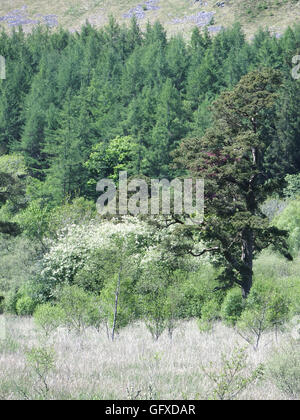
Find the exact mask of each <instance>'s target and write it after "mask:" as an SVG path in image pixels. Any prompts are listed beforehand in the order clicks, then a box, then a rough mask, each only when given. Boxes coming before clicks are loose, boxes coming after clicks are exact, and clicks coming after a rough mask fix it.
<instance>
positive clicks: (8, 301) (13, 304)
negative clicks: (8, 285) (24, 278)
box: [4, 289, 21, 314]
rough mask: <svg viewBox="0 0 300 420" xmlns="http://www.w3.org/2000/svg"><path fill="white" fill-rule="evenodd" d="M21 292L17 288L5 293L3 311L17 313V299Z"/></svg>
mask: <svg viewBox="0 0 300 420" xmlns="http://www.w3.org/2000/svg"><path fill="white" fill-rule="evenodd" d="M20 297H21V294H20V292H19V290H18V289H12V290H10V291H9V292H8V293H6V295H5V300H4V311H5V312H8V313H10V314H17V301H18V299H20Z"/></svg>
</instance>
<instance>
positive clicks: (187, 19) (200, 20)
mask: <svg viewBox="0 0 300 420" xmlns="http://www.w3.org/2000/svg"><path fill="white" fill-rule="evenodd" d="M214 14H215V12H198V13H196V14H195V15H190V16H184V17H183V18H175V19H172V23H174V24H177V23H194V24H196V25H197V26H205V25H208V24H209V22H210V21H211V19H212V18H213V16H214Z"/></svg>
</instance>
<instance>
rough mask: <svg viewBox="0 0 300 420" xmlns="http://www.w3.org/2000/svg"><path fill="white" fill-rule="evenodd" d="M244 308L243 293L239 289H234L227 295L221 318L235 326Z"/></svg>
mask: <svg viewBox="0 0 300 420" xmlns="http://www.w3.org/2000/svg"><path fill="white" fill-rule="evenodd" d="M244 308H245V301H244V300H243V298H242V295H241V291H240V290H239V289H237V288H235V289H232V290H230V291H229V292H228V293H227V294H226V297H225V299H224V302H223V304H222V308H221V317H222V319H223V320H224V321H225V322H227V323H229V324H231V325H235V324H236V322H237V321H238V320H239V318H240V316H241V314H242V312H243V310H244Z"/></svg>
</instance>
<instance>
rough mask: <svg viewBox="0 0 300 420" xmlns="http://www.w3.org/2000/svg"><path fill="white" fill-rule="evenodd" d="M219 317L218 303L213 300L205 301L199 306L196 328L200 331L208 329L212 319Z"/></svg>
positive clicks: (210, 326)
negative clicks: (199, 311)
mask: <svg viewBox="0 0 300 420" xmlns="http://www.w3.org/2000/svg"><path fill="white" fill-rule="evenodd" d="M219 318H220V305H219V303H218V302H217V301H216V300H215V299H212V300H208V301H206V302H205V303H204V304H203V305H202V308H201V318H200V319H199V320H198V322H197V324H198V328H199V329H200V331H202V332H204V331H209V330H211V328H212V324H213V322H214V321H216V320H217V319H219Z"/></svg>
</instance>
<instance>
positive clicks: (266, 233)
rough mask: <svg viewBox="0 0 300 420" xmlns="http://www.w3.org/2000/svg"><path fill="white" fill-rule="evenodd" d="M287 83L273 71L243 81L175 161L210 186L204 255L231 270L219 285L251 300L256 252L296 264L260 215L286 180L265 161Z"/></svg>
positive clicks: (221, 99)
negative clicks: (238, 289)
mask: <svg viewBox="0 0 300 420" xmlns="http://www.w3.org/2000/svg"><path fill="white" fill-rule="evenodd" d="M281 77H282V76H281V74H280V73H279V72H278V71H274V70H273V69H271V68H265V69H262V70H261V71H253V72H250V73H248V74H247V75H245V76H243V77H242V78H241V79H240V81H239V82H238V84H237V85H236V86H235V87H234V89H232V90H230V91H229V90H227V91H224V92H222V94H221V95H220V97H219V98H218V99H217V100H216V101H215V102H214V104H213V127H211V128H209V129H208V130H207V131H206V132H205V134H204V135H203V136H202V137H196V138H187V139H185V140H184V141H182V143H181V145H180V147H179V148H178V150H177V151H176V153H175V162H177V164H178V166H179V168H182V169H183V170H187V171H189V172H190V173H191V174H192V175H193V176H194V177H195V178H204V179H205V196H204V199H205V215H204V222H203V223H202V224H201V227H199V230H201V239H202V240H203V241H204V242H205V243H206V246H207V248H204V249H207V252H214V255H216V258H218V261H219V264H220V265H222V266H223V267H224V271H223V272H222V273H221V276H220V281H222V282H223V283H225V286H226V285H227V286H229V285H232V284H233V283H237V284H238V285H239V286H241V288H242V293H243V297H244V298H246V297H247V295H248V293H249V291H250V289H251V286H252V264H253V256H254V255H253V254H254V253H255V252H256V251H261V250H262V249H265V248H267V247H269V246H270V245H272V246H273V247H274V248H276V249H277V250H278V251H280V252H282V253H283V255H285V256H286V257H287V258H289V259H292V257H291V256H290V254H289V253H288V250H287V243H286V241H285V239H286V236H287V234H286V232H285V231H284V230H280V229H277V228H275V227H273V226H272V227H269V226H268V222H267V221H266V218H265V216H264V215H262V214H261V211H260V208H259V206H260V205H261V204H262V203H263V202H264V201H265V200H266V198H267V197H268V196H269V195H270V194H272V193H275V192H279V191H280V189H281V187H282V177H281V173H280V172H276V171H270V168H269V166H268V163H267V162H266V159H265V157H266V156H267V154H268V147H269V146H271V145H272V137H271V136H270V135H269V125H272V121H275V120H276V118H275V105H276V101H277V100H278V90H279V88H280V86H281ZM253 115H255V117H253ZM262 180H263V181H262ZM190 231H191V229H189V228H187V234H188V235H190V236H191V232H190ZM194 231H195V228H194V227H193V229H192V232H193V233H194ZM196 238H197V236H196V234H195V240H197V239H196ZM204 252H205V251H204Z"/></svg>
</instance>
